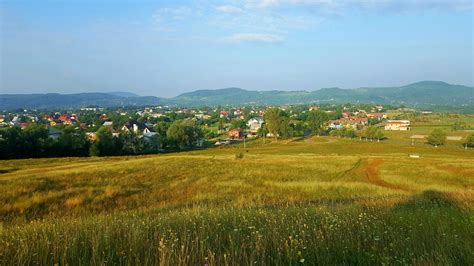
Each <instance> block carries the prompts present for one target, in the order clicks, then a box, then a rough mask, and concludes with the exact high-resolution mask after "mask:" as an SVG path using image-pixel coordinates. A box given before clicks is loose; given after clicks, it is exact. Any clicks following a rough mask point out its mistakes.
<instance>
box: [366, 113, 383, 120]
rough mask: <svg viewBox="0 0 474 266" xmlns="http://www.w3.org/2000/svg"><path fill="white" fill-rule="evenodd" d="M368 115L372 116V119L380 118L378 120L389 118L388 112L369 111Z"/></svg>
mask: <svg viewBox="0 0 474 266" xmlns="http://www.w3.org/2000/svg"><path fill="white" fill-rule="evenodd" d="M367 117H368V118H370V119H378V120H382V119H385V118H387V114H385V113H378V112H377V113H368V114H367Z"/></svg>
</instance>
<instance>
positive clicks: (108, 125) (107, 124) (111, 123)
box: [102, 121, 114, 127]
mask: <svg viewBox="0 0 474 266" xmlns="http://www.w3.org/2000/svg"><path fill="white" fill-rule="evenodd" d="M113 125H114V123H113V122H112V121H105V122H104V123H103V124H102V126H104V127H111V126H113Z"/></svg>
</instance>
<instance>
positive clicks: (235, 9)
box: [215, 6, 243, 14]
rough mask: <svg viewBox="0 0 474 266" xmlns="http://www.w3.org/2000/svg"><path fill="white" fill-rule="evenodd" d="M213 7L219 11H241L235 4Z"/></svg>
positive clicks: (234, 12)
mask: <svg viewBox="0 0 474 266" xmlns="http://www.w3.org/2000/svg"><path fill="white" fill-rule="evenodd" d="M215 9H216V10H217V11H219V12H222V13H230V14H236V13H242V12H243V10H242V8H240V7H236V6H216V7H215Z"/></svg>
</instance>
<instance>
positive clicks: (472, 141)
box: [464, 134, 474, 148]
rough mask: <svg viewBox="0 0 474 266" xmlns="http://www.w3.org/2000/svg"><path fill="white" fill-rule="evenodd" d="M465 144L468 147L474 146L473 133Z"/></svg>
mask: <svg viewBox="0 0 474 266" xmlns="http://www.w3.org/2000/svg"><path fill="white" fill-rule="evenodd" d="M464 145H465V146H466V148H467V147H474V134H471V135H469V136H467V137H466V140H465V141H464Z"/></svg>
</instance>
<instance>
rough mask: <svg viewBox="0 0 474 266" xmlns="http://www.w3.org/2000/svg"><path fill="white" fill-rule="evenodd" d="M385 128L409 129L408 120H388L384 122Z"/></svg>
mask: <svg viewBox="0 0 474 266" xmlns="http://www.w3.org/2000/svg"><path fill="white" fill-rule="evenodd" d="M385 130H398V131H407V130H410V121H409V120H388V121H387V122H385Z"/></svg>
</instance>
